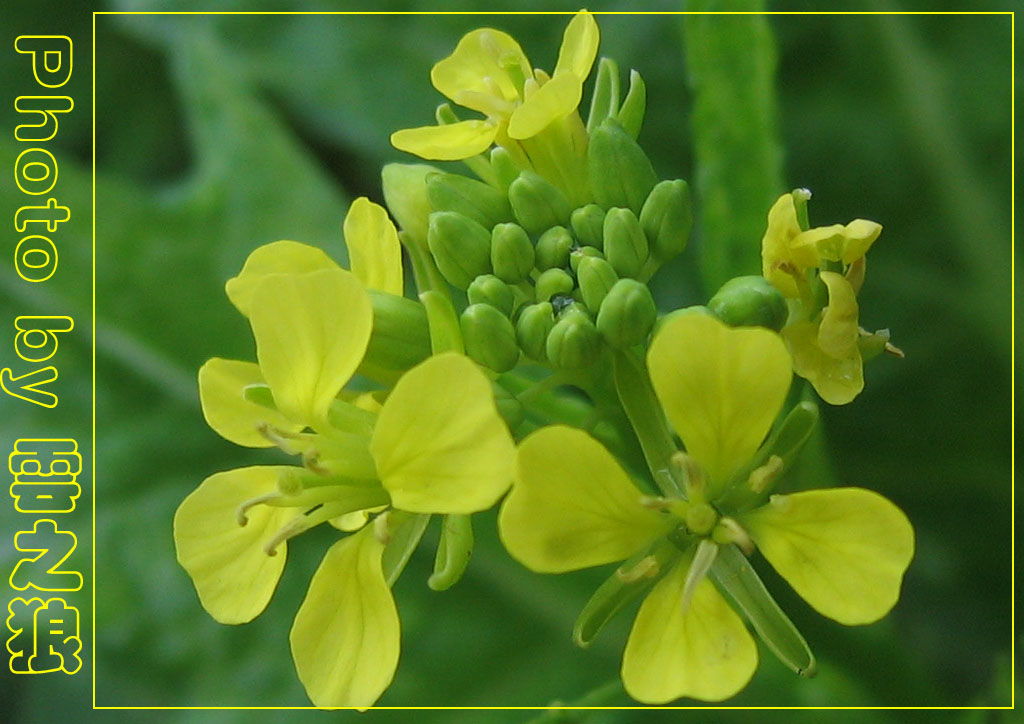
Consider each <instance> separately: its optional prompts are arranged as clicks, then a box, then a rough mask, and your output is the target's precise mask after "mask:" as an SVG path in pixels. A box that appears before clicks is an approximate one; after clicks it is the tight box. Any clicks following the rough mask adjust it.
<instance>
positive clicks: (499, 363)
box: [459, 304, 519, 372]
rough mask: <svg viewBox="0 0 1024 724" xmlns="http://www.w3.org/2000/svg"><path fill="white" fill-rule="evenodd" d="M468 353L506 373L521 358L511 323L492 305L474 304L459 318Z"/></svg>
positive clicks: (480, 361)
mask: <svg viewBox="0 0 1024 724" xmlns="http://www.w3.org/2000/svg"><path fill="white" fill-rule="evenodd" d="M459 326H460V327H461V328H462V341H463V344H465V345H466V354H467V355H468V356H469V358H470V359H472V360H473V361H474V362H476V363H477V364H480V365H483V366H484V367H488V368H490V369H492V370H494V371H495V372H507V371H508V370H510V369H512V368H513V367H515V366H516V362H518V361H519V346H518V345H517V344H516V332H515V329H513V327H512V322H510V321H509V320H508V317H506V316H505V315H503V314H502V313H501V312H499V311H498V310H497V309H495V308H494V307H492V306H490V305H489V304H471V305H470V306H468V307H466V311H464V312H463V313H462V316H461V317H460V318H459Z"/></svg>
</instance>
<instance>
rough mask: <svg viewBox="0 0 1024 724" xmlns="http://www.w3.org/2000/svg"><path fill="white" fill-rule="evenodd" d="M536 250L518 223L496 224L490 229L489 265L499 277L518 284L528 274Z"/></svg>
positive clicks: (533, 261) (534, 259) (534, 258)
mask: <svg viewBox="0 0 1024 724" xmlns="http://www.w3.org/2000/svg"><path fill="white" fill-rule="evenodd" d="M535 261H536V252H535V251H534V249H533V243H532V242H531V241H530V237H529V235H528V234H527V233H526V230H525V229H523V227H521V226H519V224H498V225H497V226H495V227H494V228H493V229H491V266H492V267H493V268H494V274H495V276H497V277H498V278H499V279H501V280H503V281H506V282H508V283H509V284H518V283H519V282H521V281H523V280H524V279H526V277H527V276H529V274H530V271H531V270H532V269H533V265H534V263H535Z"/></svg>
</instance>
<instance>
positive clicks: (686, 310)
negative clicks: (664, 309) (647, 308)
mask: <svg viewBox="0 0 1024 724" xmlns="http://www.w3.org/2000/svg"><path fill="white" fill-rule="evenodd" d="M688 314H711V310H710V309H708V308H707V307H705V306H704V305H702V304H695V305H693V306H692V307H683V308H682V309H674V310H672V311H671V312H669V313H668V314H666V315H664V316H662V317H659V318H658V321H657V322H655V323H654V332H653V333H652V336H657V334H658V332H660V331H661V328H662V327H664V326H665V325H666V324H667V323H668V322H669V321H671V320H673V319H675V318H676V317H685V316H686V315H688Z"/></svg>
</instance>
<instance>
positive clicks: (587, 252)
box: [569, 246, 605, 274]
mask: <svg viewBox="0 0 1024 724" xmlns="http://www.w3.org/2000/svg"><path fill="white" fill-rule="evenodd" d="M584 259H601V260H602V261H604V260H605V258H604V254H602V253H601V252H600V251H598V250H597V249H595V248H594V247H592V246H580V247H577V248H576V249H573V250H572V252H571V253H570V254H569V268H570V269H572V273H573V274H579V272H580V262H581V261H583V260H584Z"/></svg>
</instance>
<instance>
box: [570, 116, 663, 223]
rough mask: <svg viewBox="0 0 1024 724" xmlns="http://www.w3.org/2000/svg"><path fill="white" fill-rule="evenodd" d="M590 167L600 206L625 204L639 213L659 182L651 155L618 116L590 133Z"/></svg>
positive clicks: (590, 174)
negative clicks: (620, 121) (627, 130)
mask: <svg viewBox="0 0 1024 724" xmlns="http://www.w3.org/2000/svg"><path fill="white" fill-rule="evenodd" d="M587 171H588V175H589V177H590V185H591V188H592V190H593V192H594V201H596V202H597V204H598V206H602V207H604V208H606V209H610V208H612V207H613V206H619V207H624V208H628V209H631V210H632V211H633V213H635V214H639V213H640V209H641V208H643V205H644V201H645V200H646V199H647V196H648V194H650V193H651V189H653V188H654V185H655V184H656V183H657V182H658V176H657V174H655V173H654V167H653V166H652V165H651V161H650V159H649V158H647V155H646V154H645V153H644V152H643V149H642V148H640V146H639V145H638V144H637V142H636V140H634V139H633V138H632V137H631V136H630V135H629V134H628V133H626V131H625V130H623V128H622V125H621V124H620V123H619V122H618V121H616V120H615V119H614V118H607V119H605V121H604V122H603V123H602V124H601V125H600V126H599V127H598V128H597V129H596V130H594V131H593V132H592V133H591V134H590V145H589V146H588V147H587ZM605 242H606V243H607V239H606V240H605Z"/></svg>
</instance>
